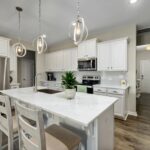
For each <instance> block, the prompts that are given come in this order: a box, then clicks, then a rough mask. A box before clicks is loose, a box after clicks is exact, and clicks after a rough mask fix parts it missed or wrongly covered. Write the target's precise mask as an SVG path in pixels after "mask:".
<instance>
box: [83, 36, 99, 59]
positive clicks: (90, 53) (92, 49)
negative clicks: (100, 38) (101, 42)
mask: <svg viewBox="0 0 150 150" xmlns="http://www.w3.org/2000/svg"><path fill="white" fill-rule="evenodd" d="M85 56H87V57H89V58H95V57H97V46H96V39H92V40H88V41H86V43H85Z"/></svg>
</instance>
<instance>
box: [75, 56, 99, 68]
mask: <svg viewBox="0 0 150 150" xmlns="http://www.w3.org/2000/svg"><path fill="white" fill-rule="evenodd" d="M78 70H79V71H96V70H97V59H96V58H88V59H79V60H78Z"/></svg>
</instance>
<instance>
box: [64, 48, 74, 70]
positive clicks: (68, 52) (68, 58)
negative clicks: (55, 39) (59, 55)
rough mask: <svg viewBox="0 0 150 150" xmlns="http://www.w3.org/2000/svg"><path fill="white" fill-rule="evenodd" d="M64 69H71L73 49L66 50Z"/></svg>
mask: <svg viewBox="0 0 150 150" xmlns="http://www.w3.org/2000/svg"><path fill="white" fill-rule="evenodd" d="M63 56H64V63H63V66H64V68H63V69H64V71H71V65H72V64H71V59H72V55H71V49H66V50H64V55H63Z"/></svg>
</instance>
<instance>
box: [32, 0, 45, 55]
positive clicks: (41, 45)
mask: <svg viewBox="0 0 150 150" xmlns="http://www.w3.org/2000/svg"><path fill="white" fill-rule="evenodd" d="M45 38H46V35H44V34H42V33H41V0H39V35H38V37H37V38H36V39H35V40H34V41H33V45H34V47H35V49H36V51H37V52H38V54H42V53H43V52H45V51H46V50H47V43H46V40H45Z"/></svg>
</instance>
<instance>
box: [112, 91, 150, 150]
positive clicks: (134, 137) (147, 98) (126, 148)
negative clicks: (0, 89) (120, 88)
mask: <svg viewBox="0 0 150 150" xmlns="http://www.w3.org/2000/svg"><path fill="white" fill-rule="evenodd" d="M137 112H138V117H131V116H129V117H128V119H127V121H121V120H118V119H116V120H115V124H116V128H115V150H150V94H142V96H141V98H139V99H137Z"/></svg>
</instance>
